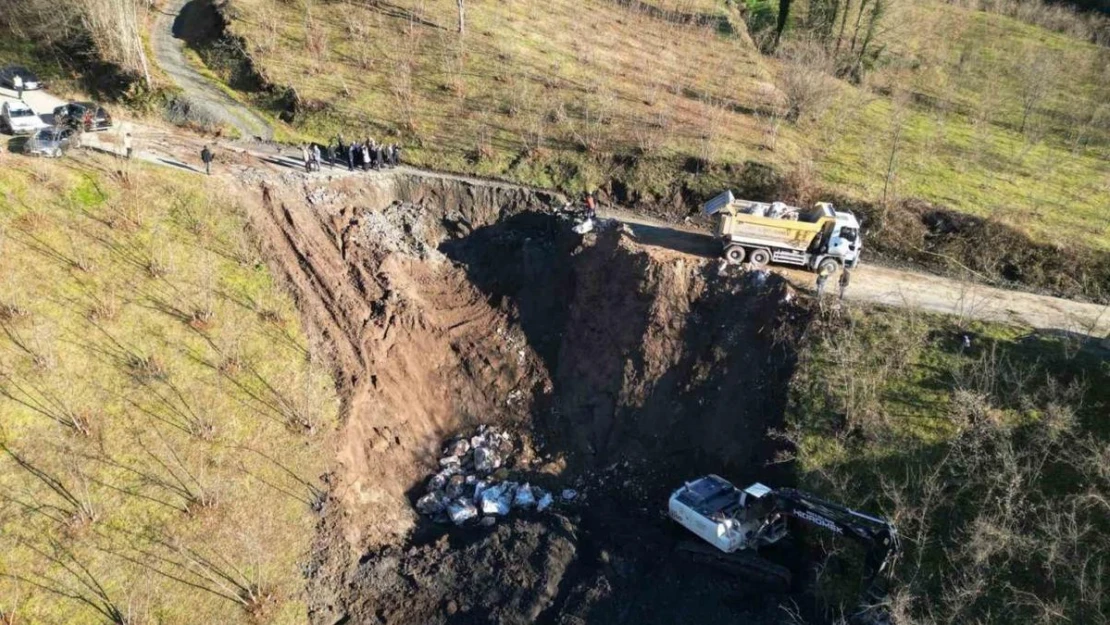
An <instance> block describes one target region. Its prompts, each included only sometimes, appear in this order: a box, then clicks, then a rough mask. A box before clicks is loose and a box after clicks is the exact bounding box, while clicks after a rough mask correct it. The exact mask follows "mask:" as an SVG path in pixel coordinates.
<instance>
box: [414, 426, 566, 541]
mask: <svg viewBox="0 0 1110 625" xmlns="http://www.w3.org/2000/svg"><path fill="white" fill-rule="evenodd" d="M514 451H515V450H514V446H513V442H512V437H511V436H510V435H509V433H508V432H506V431H504V430H500V429H497V428H494V427H489V426H485V425H483V426H479V428H478V431H477V432H476V433H475V434H474V436H471V437H469V438H466V437H459V438H455V439H452V440H450V441H448V443H447V445H446V446H445V447H444V449H443V454H442V456H441V457H440V459H439V466H440V470H439V471H438V472H436V473H435V474H433V475H432V476H431V477H429V478H428V483H427V494H425V495H424V496H423V497H421V498H420V499H418V500H417V501H416V510H417V511H418V512H420V513H421V514H423V515H425V516H429V517H432V518H433V519H436V520H438V521H441V522H451V523H454V524H455V525H466V524H470V523H480V524H483V525H493V524H494V523H496V522H497V517H504V516H508V515H509V514H510V513H511V512H512V511H513V510H537V511H540V512H542V511H544V510H546V509H547V508H549V507H550V506H551V505H552V504H553V503H554V497H553V496H552V495H551V493H549V492H547V491H546V490H544V489H542V488H540V487H539V486H533V485H531V484H529V483H527V482H525V483H523V484H522V483H519V482H513V481H510V480H508V479H507V477H508V471H507V470H506V469H505V468H504V467H505V465H506V464H507V463H508V462H509V461H510V460H511V459H512V457H513V453H514ZM568 494H569V495H570V497H569V498H570V499H573V498H574V494H572V493H571V492H570V491H567V492H565V493H564V498H567V497H566V495H568Z"/></svg>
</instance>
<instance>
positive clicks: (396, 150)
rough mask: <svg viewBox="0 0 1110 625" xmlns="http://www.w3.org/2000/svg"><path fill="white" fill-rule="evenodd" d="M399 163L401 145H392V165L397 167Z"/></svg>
mask: <svg viewBox="0 0 1110 625" xmlns="http://www.w3.org/2000/svg"><path fill="white" fill-rule="evenodd" d="M400 164H401V146H399V145H394V146H393V166H394V167H397V166H398V165H400Z"/></svg>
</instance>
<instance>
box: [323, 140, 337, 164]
mask: <svg viewBox="0 0 1110 625" xmlns="http://www.w3.org/2000/svg"><path fill="white" fill-rule="evenodd" d="M324 156H325V157H326V158H327V159H328V167H335V146H334V145H332V144H330V143H329V144H327V145H326V146H324Z"/></svg>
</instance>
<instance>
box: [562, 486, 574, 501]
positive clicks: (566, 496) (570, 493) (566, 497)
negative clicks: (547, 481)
mask: <svg viewBox="0 0 1110 625" xmlns="http://www.w3.org/2000/svg"><path fill="white" fill-rule="evenodd" d="M577 498H578V491H576V490H574V489H573V488H567V489H564V490H563V501H574V500H575V499H577Z"/></svg>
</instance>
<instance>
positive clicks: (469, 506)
mask: <svg viewBox="0 0 1110 625" xmlns="http://www.w3.org/2000/svg"><path fill="white" fill-rule="evenodd" d="M447 516H449V517H451V521H452V522H453V523H454V524H455V525H462V524H463V523H466V522H467V521H469V520H470V519H473V518H474V517H476V516H478V509H477V508H475V507H474V504H473V503H471V501H470V500H469V499H467V498H466V497H459V498H458V499H456V500H454V501H452V502H451V503H449V504H447Z"/></svg>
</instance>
